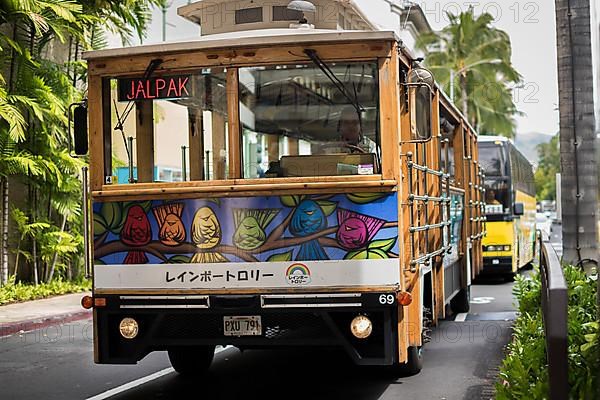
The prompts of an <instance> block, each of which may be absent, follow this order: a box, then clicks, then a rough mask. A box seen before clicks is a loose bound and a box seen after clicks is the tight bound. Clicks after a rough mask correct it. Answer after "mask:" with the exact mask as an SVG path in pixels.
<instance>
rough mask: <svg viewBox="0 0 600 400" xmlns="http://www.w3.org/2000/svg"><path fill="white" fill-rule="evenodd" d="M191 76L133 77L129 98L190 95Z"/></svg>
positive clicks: (141, 98) (127, 96) (140, 98)
mask: <svg viewBox="0 0 600 400" xmlns="http://www.w3.org/2000/svg"><path fill="white" fill-rule="evenodd" d="M189 80H190V78H189V77H187V76H186V77H169V78H165V79H163V78H156V79H132V80H131V85H130V87H129V91H128V93H126V94H125V98H126V99H127V100H145V99H159V98H177V97H189V96H190V92H189V91H188V89H187V86H186V85H187V84H188V82H189Z"/></svg>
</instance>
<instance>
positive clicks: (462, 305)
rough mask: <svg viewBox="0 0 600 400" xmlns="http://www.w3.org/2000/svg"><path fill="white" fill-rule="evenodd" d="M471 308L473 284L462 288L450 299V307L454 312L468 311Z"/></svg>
mask: <svg viewBox="0 0 600 400" xmlns="http://www.w3.org/2000/svg"><path fill="white" fill-rule="evenodd" d="M470 308H471V285H469V286H467V287H466V288H462V289H460V290H459V291H458V293H457V294H456V296H454V297H453V298H452V300H450V309H451V310H452V312H453V313H455V314H458V313H467V312H469V309H470Z"/></svg>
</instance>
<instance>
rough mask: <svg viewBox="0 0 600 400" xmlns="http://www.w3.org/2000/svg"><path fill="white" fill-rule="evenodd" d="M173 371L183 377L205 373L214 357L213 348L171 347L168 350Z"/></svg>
mask: <svg viewBox="0 0 600 400" xmlns="http://www.w3.org/2000/svg"><path fill="white" fill-rule="evenodd" d="M168 353H169V361H171V365H172V366H173V369H175V371H177V372H178V373H179V374H181V375H183V376H190V377H191V376H196V377H197V376H199V375H201V374H203V373H204V372H206V371H207V370H208V368H209V367H210V364H211V363H212V360H213V358H214V356H215V346H194V347H171V348H170V349H169V350H168Z"/></svg>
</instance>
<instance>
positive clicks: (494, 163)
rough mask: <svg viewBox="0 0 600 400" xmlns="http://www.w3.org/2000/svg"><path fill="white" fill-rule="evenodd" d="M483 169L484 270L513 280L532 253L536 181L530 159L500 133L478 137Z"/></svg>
mask: <svg viewBox="0 0 600 400" xmlns="http://www.w3.org/2000/svg"><path fill="white" fill-rule="evenodd" d="M478 147H479V157H480V160H481V164H482V166H483V168H484V171H485V203H486V205H485V215H486V219H487V222H486V231H487V235H486V237H485V238H484V240H483V265H484V272H485V273H492V274H502V275H504V276H505V277H506V278H507V279H509V280H510V279H513V278H514V275H515V274H516V273H517V271H518V270H519V268H522V267H524V266H526V265H528V264H530V263H531V262H532V261H533V258H534V254H535V251H534V250H535V249H534V248H535V212H536V202H535V184H534V179H533V166H532V165H531V162H529V160H527V158H525V156H524V155H523V154H522V153H521V152H520V151H519V150H518V149H517V148H516V147H515V145H514V143H513V142H512V141H511V140H510V139H507V138H505V137H501V136H479V138H478Z"/></svg>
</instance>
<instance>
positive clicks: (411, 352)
mask: <svg viewBox="0 0 600 400" xmlns="http://www.w3.org/2000/svg"><path fill="white" fill-rule="evenodd" d="M406 351H407V352H408V360H407V361H406V363H405V364H400V366H399V367H400V371H401V372H402V374H403V375H416V374H418V373H419V372H421V370H422V369H423V346H409V347H408V349H406Z"/></svg>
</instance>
